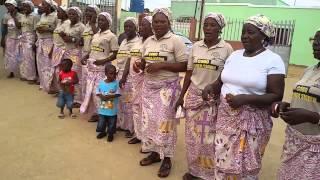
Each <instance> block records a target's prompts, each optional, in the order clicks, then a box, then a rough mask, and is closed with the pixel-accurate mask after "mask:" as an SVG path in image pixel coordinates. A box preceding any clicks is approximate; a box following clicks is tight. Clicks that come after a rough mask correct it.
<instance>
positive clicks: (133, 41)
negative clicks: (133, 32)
mask: <svg viewBox="0 0 320 180" xmlns="http://www.w3.org/2000/svg"><path fill="white" fill-rule="evenodd" d="M139 40H140V38H139V36H138V35H137V36H136V37H134V38H133V39H131V40H129V41H127V39H125V42H126V43H128V44H129V43H135V42H137V41H139Z"/></svg>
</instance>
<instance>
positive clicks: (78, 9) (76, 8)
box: [68, 6, 82, 18]
mask: <svg viewBox="0 0 320 180" xmlns="http://www.w3.org/2000/svg"><path fill="white" fill-rule="evenodd" d="M70 10H74V11H76V13H77V14H78V16H79V18H81V17H82V11H81V9H80V8H79V7H77V6H72V7H69V8H68V12H69V11H70Z"/></svg>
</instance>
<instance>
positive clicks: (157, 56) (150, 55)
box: [144, 52, 167, 61]
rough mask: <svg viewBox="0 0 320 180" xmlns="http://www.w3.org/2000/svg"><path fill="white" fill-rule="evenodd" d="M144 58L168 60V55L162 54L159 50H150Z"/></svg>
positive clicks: (147, 59)
mask: <svg viewBox="0 0 320 180" xmlns="http://www.w3.org/2000/svg"><path fill="white" fill-rule="evenodd" d="M144 58H145V60H146V61H167V56H160V53H159V52H149V53H148V54H147V55H146V56H145V57H144Z"/></svg>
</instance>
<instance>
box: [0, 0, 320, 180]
mask: <svg viewBox="0 0 320 180" xmlns="http://www.w3.org/2000/svg"><path fill="white" fill-rule="evenodd" d="M5 5H6V7H7V9H8V13H7V14H6V16H5V18H4V21H3V24H4V27H5V34H4V35H5V39H2V41H1V45H2V46H3V47H5V68H6V70H7V71H8V72H9V77H13V76H14V75H16V74H17V72H19V71H20V74H21V78H22V79H23V80H27V81H29V82H30V83H34V82H35V81H36V80H37V77H36V66H35V64H37V70H38V75H39V81H40V88H41V89H43V90H44V91H46V92H48V93H55V92H57V90H58V81H57V73H58V71H59V64H60V61H61V60H62V59H66V58H67V59H71V60H72V61H73V63H74V65H73V69H74V71H76V72H77V74H78V76H79V79H80V83H79V85H77V86H76V93H75V100H76V102H77V104H75V105H74V106H78V107H80V112H81V113H87V114H89V115H90V116H91V117H92V118H91V119H90V121H95V115H96V112H97V108H98V106H99V99H98V97H97V96H96V95H95V89H96V87H97V85H98V83H99V81H101V80H102V79H104V78H105V74H104V66H105V65H106V64H108V63H111V62H112V61H114V63H115V64H116V66H117V68H118V74H117V79H118V80H119V84H120V87H121V94H122V96H121V98H120V101H119V113H118V116H117V126H118V128H120V129H124V130H126V131H127V133H126V137H132V136H134V138H132V139H131V140H130V141H129V142H128V143H129V144H135V143H140V142H141V152H142V153H149V154H148V156H147V157H145V158H143V159H142V160H141V161H140V165H141V166H148V165H151V164H153V163H157V162H161V161H162V164H161V166H160V169H159V171H158V176H159V177H167V176H168V175H169V174H170V171H171V167H172V162H171V158H173V157H174V153H175V148H176V143H177V125H178V124H179V120H178V119H177V118H176V110H177V109H178V108H179V107H184V109H185V110H186V113H185V114H186V116H185V117H186V123H185V143H186V149H187V162H188V172H187V173H186V174H185V175H184V176H183V179H184V180H192V179H196V178H201V179H207V180H213V179H217V180H220V179H221V180H224V179H243V180H249V179H250V180H251V179H258V174H259V171H260V169H261V161H262V157H263V154H264V151H265V148H266V146H267V144H268V141H269V138H270V134H271V130H272V120H271V115H273V116H274V117H278V116H280V117H281V118H282V119H284V121H285V122H287V123H288V128H287V130H286V142H285V146H284V150H283V156H282V163H281V167H280V169H279V173H278V179H283V180H289V179H317V178H319V177H320V171H319V168H317V167H316V165H317V163H318V162H320V148H319V147H320V146H319V144H320V143H319V142H320V140H319V134H320V126H319V125H318V124H319V119H320V115H319V114H318V112H319V107H320V106H319V102H318V100H317V99H318V97H319V92H320V91H319V90H318V88H319V87H320V86H319V84H318V79H319V77H318V76H319V72H318V69H319V65H316V66H314V67H311V68H309V69H308V70H307V71H306V72H305V74H304V76H303V78H302V79H301V80H300V81H299V82H298V83H297V85H296V87H295V89H294V95H293V101H292V103H291V104H289V103H286V102H281V100H282V97H283V91H284V78H285V67H284V64H283V61H282V59H281V58H280V56H279V55H277V54H275V53H273V52H272V51H270V50H268V49H267V48H266V47H267V46H268V45H270V44H271V43H272V40H273V38H274V36H275V30H274V27H273V25H272V23H271V21H270V20H269V19H268V18H267V17H265V16H263V15H256V16H252V17H250V18H248V19H247V21H245V23H244V25H243V30H242V35H241V42H242V44H243V47H244V49H242V50H237V51H233V49H232V47H231V46H230V44H228V43H227V42H225V41H224V40H223V39H221V36H220V35H221V33H222V30H223V28H224V27H225V26H226V24H227V23H226V21H225V19H224V17H223V15H222V14H219V13H209V14H208V15H207V16H206V17H205V19H204V22H203V34H204V39H203V40H201V41H198V42H196V43H195V44H194V45H193V47H192V50H191V52H190V53H187V52H188V51H187V49H186V46H185V45H184V43H183V42H182V40H181V39H180V38H179V37H178V36H177V35H175V34H174V33H173V32H172V31H171V14H170V11H169V10H168V9H167V8H160V9H155V10H154V13H153V16H145V17H144V18H143V19H142V21H141V22H140V23H139V22H138V21H137V20H136V18H133V17H129V18H127V19H126V20H125V22H124V30H125V34H126V38H125V39H124V40H123V41H122V43H121V45H120V47H119V45H118V39H117V37H116V35H115V34H113V33H112V32H111V31H110V27H111V26H112V17H111V15H110V14H109V13H107V12H100V10H99V8H98V7H97V6H94V5H90V6H88V7H87V8H86V10H85V14H84V16H83V15H82V12H81V10H80V9H79V8H78V7H70V8H66V7H63V6H57V5H56V3H55V2H54V1H52V0H43V2H42V6H41V11H42V15H41V16H40V17H38V16H37V15H35V14H33V13H32V10H33V4H32V2H30V1H24V2H23V11H22V12H20V13H19V12H18V11H17V3H16V2H15V1H14V0H7V1H6V2H5ZM82 17H83V21H81V19H82ZM82 22H84V23H85V25H84V24H83V23H82ZM313 39H314V41H313V50H314V56H315V58H316V59H320V55H319V54H320V53H319V52H320V33H319V31H317V33H316V35H315V37H314V38H313ZM35 60H36V61H35ZM35 62H36V63H35ZM179 72H186V75H185V77H184V82H183V87H182V89H181V86H180V80H181V78H180V76H179ZM270 112H271V113H270Z"/></svg>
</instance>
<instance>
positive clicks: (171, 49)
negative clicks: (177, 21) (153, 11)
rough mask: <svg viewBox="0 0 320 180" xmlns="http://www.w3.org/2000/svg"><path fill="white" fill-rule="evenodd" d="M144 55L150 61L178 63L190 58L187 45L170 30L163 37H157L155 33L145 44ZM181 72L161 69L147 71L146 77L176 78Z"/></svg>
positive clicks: (159, 78)
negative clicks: (152, 71)
mask: <svg viewBox="0 0 320 180" xmlns="http://www.w3.org/2000/svg"><path fill="white" fill-rule="evenodd" d="M143 56H144V58H145V60H146V62H147V65H148V64H150V63H163V62H166V63H177V62H186V61H187V60H188V55H187V47H186V45H185V44H184V43H183V41H182V40H181V38H180V37H178V36H177V35H175V34H173V33H172V32H168V33H167V34H165V35H164V36H163V37H162V38H160V39H157V38H156V37H155V36H154V35H153V36H151V37H149V38H148V39H147V40H146V41H145V42H144V45H143ZM178 76H179V73H175V72H170V71H166V70H160V71H158V72H156V73H152V74H150V73H146V74H145V77H146V78H151V79H154V80H166V79H174V78H177V77H178Z"/></svg>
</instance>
